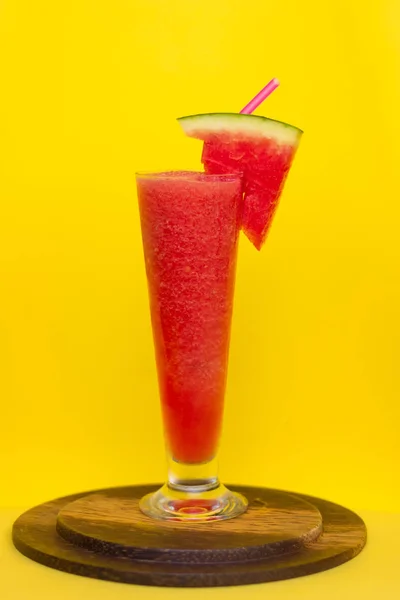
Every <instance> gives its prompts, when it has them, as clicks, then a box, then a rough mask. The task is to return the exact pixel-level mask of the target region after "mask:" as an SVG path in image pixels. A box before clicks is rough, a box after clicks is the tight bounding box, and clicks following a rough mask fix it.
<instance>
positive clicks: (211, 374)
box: [136, 171, 247, 520]
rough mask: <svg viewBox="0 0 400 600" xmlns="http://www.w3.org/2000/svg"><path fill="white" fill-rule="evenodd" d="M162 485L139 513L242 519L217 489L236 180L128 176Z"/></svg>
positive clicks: (238, 499) (238, 503)
mask: <svg viewBox="0 0 400 600" xmlns="http://www.w3.org/2000/svg"><path fill="white" fill-rule="evenodd" d="M136 182H137V189H138V199H139V209H140V219H141V227H142V238H143V249H144V257H145V263H146V273H147V280H148V289H149V298H150V310H151V320H152V327H153V337H154V346H155V354H156V363H157V372H158V382H159V390H160V397H161V406H162V413H163V421H164V429H165V438H166V446H167V455H168V478H167V482H166V484H165V485H164V486H163V487H162V488H161V489H160V490H159V491H157V492H156V493H154V494H149V495H147V496H145V497H144V498H143V499H142V500H141V503H140V508H141V510H142V511H143V512H144V513H145V514H147V515H149V516H151V517H155V518H158V519H174V520H177V519H179V520H188V519H190V520H213V519H228V518H232V517H235V516H237V515H239V514H241V513H242V512H244V511H245V510H246V506H247V502H246V500H245V498H243V496H241V495H240V494H236V493H234V492H231V491H229V490H227V488H226V487H225V486H224V485H222V484H221V483H220V482H219V479H218V469H217V450H218V443H219V438H220V433H221V425H222V416H223V407H224V396H225V387H226V376H227V367H228V353H229V339H230V329H231V318H232V305H233V295H234V285H235V273H236V257H237V247H238V235H239V228H240V217H241V209H242V181H241V177H240V175H238V174H234V175H206V174H204V173H197V172H189V171H176V172H175V171H172V172H166V173H149V174H137V176H136Z"/></svg>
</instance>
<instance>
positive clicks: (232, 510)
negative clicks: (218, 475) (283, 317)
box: [139, 484, 247, 522]
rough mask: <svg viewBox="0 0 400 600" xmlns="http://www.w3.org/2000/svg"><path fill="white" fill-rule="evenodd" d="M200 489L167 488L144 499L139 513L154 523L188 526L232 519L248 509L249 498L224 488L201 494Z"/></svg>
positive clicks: (191, 487)
mask: <svg viewBox="0 0 400 600" xmlns="http://www.w3.org/2000/svg"><path fill="white" fill-rule="evenodd" d="M184 487H185V488H186V489H182V488H184ZM199 487H201V486H182V485H181V486H180V489H175V488H173V487H171V486H170V485H168V484H165V485H164V486H163V487H162V488H161V489H160V490H158V491H157V492H154V493H153V494H147V496H144V498H142V499H141V501H140V504H139V506H140V509H141V511H142V512H143V513H144V514H145V515H147V516H148V517H152V518H154V519H164V520H171V521H186V522H187V521H217V520H222V519H232V518H233V517H237V516H239V515H241V514H242V513H244V512H245V510H246V509H247V500H246V498H245V497H244V496H242V495H241V494H238V493H236V492H231V491H230V490H228V489H227V488H226V487H225V486H224V485H222V484H218V485H217V487H214V488H213V489H211V490H210V489H208V490H207V489H206V490H203V491H202V490H199Z"/></svg>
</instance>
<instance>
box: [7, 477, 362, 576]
mask: <svg viewBox="0 0 400 600" xmlns="http://www.w3.org/2000/svg"><path fill="white" fill-rule="evenodd" d="M233 488H234V489H235V490H237V491H238V492H241V493H242V494H244V495H245V496H246V497H247V498H248V500H249V508H248V511H247V512H246V513H245V514H243V515H241V516H240V517H237V518H236V519H231V520H226V521H214V522H208V523H201V522H200V523H199V522H196V523H189V524H186V523H182V522H176V523H175V522H169V521H156V520H153V519H150V518H149V517H147V516H145V515H143V514H142V513H141V512H140V511H139V508H138V500H139V499H140V498H141V497H142V496H143V495H144V494H146V493H149V492H151V491H153V490H155V489H157V486H132V487H125V488H111V489H108V490H100V491H97V492H90V493H87V494H78V495H75V496H69V497H66V498H60V499H58V500H54V501H53V502H48V503H46V504H42V505H40V506H38V507H36V508H33V509H31V510H29V511H28V512H26V513H24V514H23V515H21V517H19V519H18V520H17V521H16V522H15V524H14V528H13V541H14V544H15V546H16V548H17V549H18V550H19V551H20V552H22V554H24V555H25V556H28V557H29V558H31V559H33V560H35V561H37V562H40V563H42V564H45V565H47V566H49V567H52V568H55V569H59V570H62V571H67V572H69V573H75V574H77V575H84V576H87V577H95V578H98V579H107V580H111V581H119V582H125V583H136V584H143V585H159V586H179V587H181V586H183V587H201V586H204V587H208V586H221V585H240V584H249V583H261V582H267V581H276V580H279V579H289V578H293V577H299V576H302V575H309V574H311V573H316V572H319V571H323V570H326V569H330V568H332V567H335V566H338V565H340V564H342V563H344V562H346V561H348V560H350V559H351V558H354V557H355V556H356V555H357V554H358V553H359V552H360V551H361V550H362V548H363V547H364V545H365V542H366V528H365V525H364V523H363V521H362V520H361V519H360V518H359V517H358V516H357V515H356V514H355V513H353V512H351V511H349V510H347V509H345V508H343V507H341V506H338V505H337V504H333V503H331V502H327V501H325V500H320V499H317V498H312V497H309V496H305V495H300V494H290V493H288V492H281V491H277V490H271V489H267V488H255V487H240V486H233Z"/></svg>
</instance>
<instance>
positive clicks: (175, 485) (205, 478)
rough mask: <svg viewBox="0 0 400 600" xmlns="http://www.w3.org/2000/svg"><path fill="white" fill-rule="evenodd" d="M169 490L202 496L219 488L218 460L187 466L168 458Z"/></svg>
mask: <svg viewBox="0 0 400 600" xmlns="http://www.w3.org/2000/svg"><path fill="white" fill-rule="evenodd" d="M167 485H168V488H170V489H171V490H176V491H179V492H186V493H189V494H190V493H191V494H202V493H204V492H209V491H211V490H215V489H216V488H218V487H219V485H220V483H219V479H218V459H217V457H214V458H212V459H211V460H210V461H209V462H206V463H199V464H197V463H194V464H185V463H180V462H178V461H176V460H174V459H173V458H172V457H169V458H168V482H167Z"/></svg>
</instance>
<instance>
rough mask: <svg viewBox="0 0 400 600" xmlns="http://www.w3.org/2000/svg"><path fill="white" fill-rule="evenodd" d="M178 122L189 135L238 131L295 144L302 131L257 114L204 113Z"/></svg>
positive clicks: (247, 135) (251, 135)
mask: <svg viewBox="0 0 400 600" xmlns="http://www.w3.org/2000/svg"><path fill="white" fill-rule="evenodd" d="M178 123H179V124H180V125H181V127H182V128H183V130H184V132H185V133H186V135H187V136H189V137H194V138H198V139H204V138H205V136H206V135H209V134H211V133H216V134H221V133H222V132H227V133H229V134H234V133H239V134H241V135H244V136H245V137H254V136H260V137H262V138H266V139H274V140H275V141H276V142H278V143H280V144H289V145H297V144H298V143H299V140H300V137H301V135H302V133H303V131H302V130H301V129H299V128H298V127H295V126H294V125H289V123H284V122H283V121H276V120H275V119H268V118H267V117H262V116H259V115H245V114H241V113H204V114H199V115H189V116H186V117H180V118H179V119H178Z"/></svg>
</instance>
